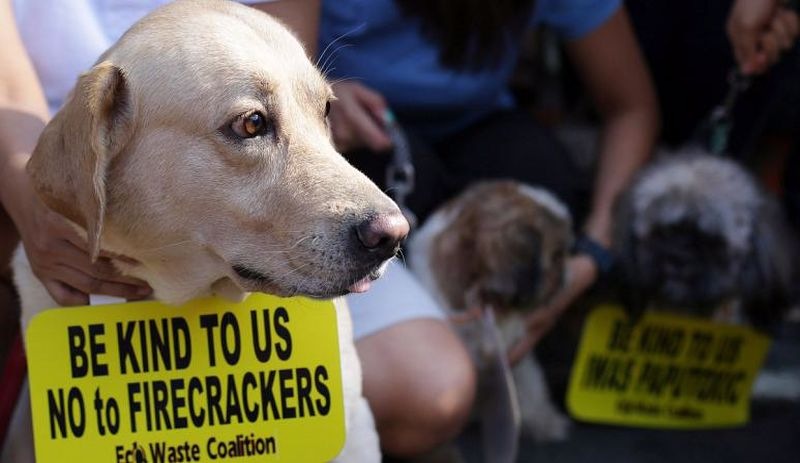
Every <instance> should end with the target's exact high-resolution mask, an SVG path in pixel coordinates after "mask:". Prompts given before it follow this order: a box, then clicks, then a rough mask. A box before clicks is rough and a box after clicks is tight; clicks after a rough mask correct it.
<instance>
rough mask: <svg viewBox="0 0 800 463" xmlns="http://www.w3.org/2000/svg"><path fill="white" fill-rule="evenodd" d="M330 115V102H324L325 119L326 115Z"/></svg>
mask: <svg viewBox="0 0 800 463" xmlns="http://www.w3.org/2000/svg"><path fill="white" fill-rule="evenodd" d="M330 113H331V102H330V101H326V102H325V117H328V114H330Z"/></svg>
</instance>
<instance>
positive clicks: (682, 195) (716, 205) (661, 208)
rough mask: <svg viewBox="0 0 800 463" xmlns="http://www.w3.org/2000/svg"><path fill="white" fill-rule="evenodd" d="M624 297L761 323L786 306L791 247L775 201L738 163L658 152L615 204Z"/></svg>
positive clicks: (635, 306)
mask: <svg viewBox="0 0 800 463" xmlns="http://www.w3.org/2000/svg"><path fill="white" fill-rule="evenodd" d="M615 226H616V231H615V243H614V246H615V251H616V253H617V257H618V259H619V264H620V265H619V268H620V270H621V274H622V279H623V282H624V283H623V286H624V296H623V297H624V299H625V302H626V303H627V305H628V307H629V309H631V311H632V312H633V313H634V314H635V313H639V312H640V311H642V310H645V309H647V308H654V309H663V310H671V311H678V312H688V313H692V314H695V315H700V316H704V317H709V318H714V319H717V320H721V321H728V322H738V323H742V322H749V323H753V324H755V325H765V324H768V323H770V322H772V321H774V320H775V319H776V317H777V316H778V315H779V314H780V311H782V310H783V309H785V308H787V306H788V304H789V302H788V298H789V293H790V289H791V288H790V285H791V283H792V278H793V257H794V256H795V255H796V254H795V245H794V242H793V240H792V239H791V237H790V234H789V232H788V229H787V226H786V225H785V222H784V219H783V217H782V215H781V211H780V209H779V207H778V206H777V204H776V203H775V202H774V201H773V200H772V199H771V198H770V197H768V196H767V194H766V193H765V192H764V191H762V189H761V188H759V186H758V185H757V184H756V182H755V180H754V179H753V177H752V176H751V175H750V174H749V173H748V172H746V171H745V170H744V168H743V167H741V166H740V165H738V164H737V163H735V162H733V161H731V160H728V159H723V158H720V157H715V156H711V155H708V154H705V153H701V152H684V153H680V154H676V155H671V156H664V157H662V158H661V159H660V160H658V161H656V162H654V163H653V164H652V165H651V166H649V167H648V168H646V169H644V170H643V171H642V173H641V174H640V175H639V176H638V177H637V179H636V180H635V181H634V182H633V184H632V185H631V187H630V189H629V190H628V192H627V193H626V194H625V195H623V196H622V197H621V198H620V201H619V202H618V204H617V216H616V224H615Z"/></svg>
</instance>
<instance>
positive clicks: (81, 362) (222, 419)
mask: <svg viewBox="0 0 800 463" xmlns="http://www.w3.org/2000/svg"><path fill="white" fill-rule="evenodd" d="M336 327H337V325H336V313H335V308H334V306H333V303H332V302H328V301H315V300H311V299H306V298H290V299H281V298H278V297H273V296H268V295H264V294H252V295H251V296H250V297H248V298H247V299H246V300H245V301H244V302H242V303H238V304H237V303H230V302H226V301H223V300H220V299H213V298H208V299H201V300H196V301H192V302H190V303H188V304H186V305H184V306H181V307H173V306H167V305H164V304H161V303H158V302H137V303H130V304H116V305H107V306H102V307H77V308H65V309H53V310H46V311H44V312H42V313H40V314H39V315H37V316H36V317H35V318H34V319H33V321H32V322H31V324H30V326H29V328H28V332H27V355H28V367H29V381H30V388H31V403H32V408H33V423H34V438H35V446H36V461H38V462H39V463H49V462H59V463H60V462H65V461H80V462H104V463H143V462H147V463H158V462H202V461H205V462H209V461H220V460H229V459H233V461H236V462H248V461H259V462H269V461H281V462H295V461H297V462H299V461H302V462H306V461H307V462H314V461H316V462H321V461H328V460H331V459H332V458H333V457H335V456H336V455H337V454H338V453H339V451H340V450H341V448H342V446H343V445H344V437H345V435H344V433H345V431H344V410H343V398H342V380H341V367H340V360H339V347H338V346H339V340H338V333H337V330H336Z"/></svg>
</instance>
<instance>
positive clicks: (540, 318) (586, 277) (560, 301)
mask: <svg viewBox="0 0 800 463" xmlns="http://www.w3.org/2000/svg"><path fill="white" fill-rule="evenodd" d="M567 272H568V275H569V281H568V282H567V285H566V286H564V288H562V289H561V291H559V293H558V294H556V296H555V297H554V298H553V300H552V301H551V302H550V304H548V305H546V306H544V307H539V308H537V309H535V310H534V311H533V312H532V313H531V314H530V315H528V317H527V318H526V320H525V325H526V326H525V328H526V330H525V335H524V336H523V337H522V338H521V339H520V340H519V341H517V343H516V344H514V345H513V346H511V348H510V349H509V350H508V361H509V363H510V364H511V365H512V366H513V365H516V364H517V362H519V361H520V360H521V359H522V358H523V357H525V356H526V355H528V353H529V352H530V351H531V350H532V349H533V348H534V346H536V343H538V342H539V340H540V339H542V337H544V335H545V334H547V333H548V332H549V331H550V330H551V329H552V328H553V326H555V324H556V322H557V321H558V319H559V318H561V315H562V314H563V313H564V312H565V311H566V310H567V309H568V308H569V306H570V305H571V304H572V303H573V302H574V301H575V300H576V299H577V298H578V297H579V296H580V295H581V294H583V293H584V291H586V290H587V289H588V288H589V287H591V286H592V284H594V282H595V280H596V279H597V276H598V272H597V266H596V265H595V263H594V261H593V260H592V259H591V258H590V257H588V256H584V255H576V256H572V257H570V259H569V261H568V262H567Z"/></svg>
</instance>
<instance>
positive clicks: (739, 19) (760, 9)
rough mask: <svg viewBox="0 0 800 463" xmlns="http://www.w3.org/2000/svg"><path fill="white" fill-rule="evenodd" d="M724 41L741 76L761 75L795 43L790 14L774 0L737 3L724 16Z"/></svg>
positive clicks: (794, 19)
mask: <svg viewBox="0 0 800 463" xmlns="http://www.w3.org/2000/svg"><path fill="white" fill-rule="evenodd" d="M727 30H728V38H729V39H730V41H731V45H732V46H733V51H734V53H735V55H736V61H737V63H738V64H739V69H740V70H741V72H742V73H743V74H746V75H749V74H761V73H763V72H765V71H766V70H767V69H769V67H770V66H772V65H773V64H775V63H776V62H777V61H778V58H780V54H781V52H783V51H785V50H787V49H789V48H791V47H792V46H793V45H794V42H795V40H797V36H798V32H800V26H799V25H798V16H797V13H795V12H794V11H792V10H790V9H788V8H784V7H782V6H780V4H779V2H778V1H777V0H737V1H736V3H735V4H734V5H733V8H732V9H731V12H730V14H729V15H728V23H727Z"/></svg>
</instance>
